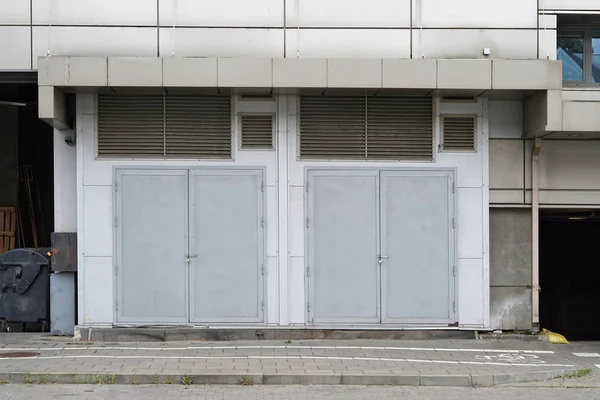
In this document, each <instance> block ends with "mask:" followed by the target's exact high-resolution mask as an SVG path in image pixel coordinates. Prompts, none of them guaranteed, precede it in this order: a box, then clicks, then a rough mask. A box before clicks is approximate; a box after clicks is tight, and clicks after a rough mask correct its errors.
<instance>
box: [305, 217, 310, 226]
mask: <svg viewBox="0 0 600 400" xmlns="http://www.w3.org/2000/svg"><path fill="white" fill-rule="evenodd" d="M309 222H310V220H309V219H308V218H306V227H307V228H308V223H309Z"/></svg>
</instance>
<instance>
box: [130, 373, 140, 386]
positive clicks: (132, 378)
mask: <svg viewBox="0 0 600 400" xmlns="http://www.w3.org/2000/svg"><path fill="white" fill-rule="evenodd" d="M138 382H139V379H138V376H137V370H135V369H134V370H133V376H132V377H131V384H132V385H137V384H138Z"/></svg>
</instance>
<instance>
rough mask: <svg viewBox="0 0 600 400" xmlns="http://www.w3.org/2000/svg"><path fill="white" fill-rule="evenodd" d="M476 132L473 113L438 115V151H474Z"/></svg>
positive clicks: (475, 117)
mask: <svg viewBox="0 0 600 400" xmlns="http://www.w3.org/2000/svg"><path fill="white" fill-rule="evenodd" d="M477 132H478V129H477V115H475V114H442V115H440V144H439V150H440V152H444V153H476V152H477Z"/></svg>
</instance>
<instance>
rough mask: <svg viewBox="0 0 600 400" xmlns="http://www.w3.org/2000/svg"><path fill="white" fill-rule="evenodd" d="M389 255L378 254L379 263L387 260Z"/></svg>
mask: <svg viewBox="0 0 600 400" xmlns="http://www.w3.org/2000/svg"><path fill="white" fill-rule="evenodd" d="M388 258H389V257H388V256H379V261H378V262H379V264H383V261H384V260H387V259H388Z"/></svg>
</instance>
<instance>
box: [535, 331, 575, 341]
mask: <svg viewBox="0 0 600 400" xmlns="http://www.w3.org/2000/svg"><path fill="white" fill-rule="evenodd" d="M540 335H541V336H547V337H548V341H549V342H550V343H554V344H569V342H568V341H567V338H565V337H564V336H563V335H561V334H560V333H554V332H550V331H549V330H548V329H542V333H540Z"/></svg>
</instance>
